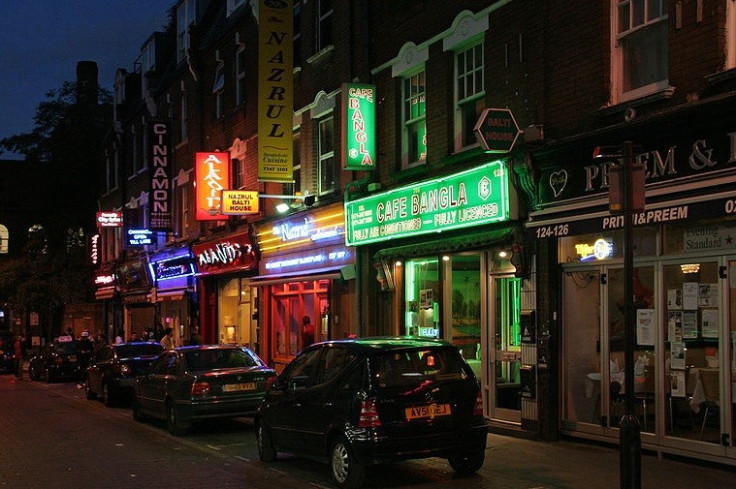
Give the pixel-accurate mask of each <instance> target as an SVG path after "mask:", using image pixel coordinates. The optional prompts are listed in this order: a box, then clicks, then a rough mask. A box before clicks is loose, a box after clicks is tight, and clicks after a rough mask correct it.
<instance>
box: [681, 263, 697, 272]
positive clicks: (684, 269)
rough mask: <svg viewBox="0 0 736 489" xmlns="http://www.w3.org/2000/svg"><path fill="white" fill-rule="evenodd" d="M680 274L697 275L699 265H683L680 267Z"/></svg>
mask: <svg viewBox="0 0 736 489" xmlns="http://www.w3.org/2000/svg"><path fill="white" fill-rule="evenodd" d="M680 270H682V273H698V272H699V271H700V263H683V264H682V265H680Z"/></svg>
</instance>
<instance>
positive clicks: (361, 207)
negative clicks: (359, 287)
mask: <svg viewBox="0 0 736 489" xmlns="http://www.w3.org/2000/svg"><path fill="white" fill-rule="evenodd" d="M508 219H509V195H508V178H507V175H506V168H505V166H504V164H503V163H502V162H501V161H494V162H491V163H487V164H485V165H482V166H479V167H477V168H473V169H470V170H466V171H463V172H460V173H455V174H453V175H448V176H446V177H442V178H438V179H435V180H427V181H424V182H419V183H415V184H412V185H408V186H406V187H401V188H397V189H394V190H390V191H388V192H383V193H380V194H377V195H372V196H370V197H365V198H362V199H357V200H353V201H350V202H346V203H345V222H346V226H347V230H346V233H345V242H346V244H347V245H348V246H356V245H363V244H367V243H374V242H377V241H385V240H389V239H393V238H404V237H409V236H415V235H421V234H427V233H439V232H443V231H449V230H453V229H461V228H465V227H471V226H478V225H481V224H488V223H493V222H500V221H506V220H508Z"/></svg>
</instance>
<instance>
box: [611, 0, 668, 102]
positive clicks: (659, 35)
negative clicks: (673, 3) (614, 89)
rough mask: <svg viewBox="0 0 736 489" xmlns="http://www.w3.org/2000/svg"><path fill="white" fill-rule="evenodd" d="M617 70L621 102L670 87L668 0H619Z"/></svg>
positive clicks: (617, 84)
mask: <svg viewBox="0 0 736 489" xmlns="http://www.w3.org/2000/svg"><path fill="white" fill-rule="evenodd" d="M615 1H616V6H617V8H616V17H617V18H616V19H615V20H616V21H615V22H614V23H613V25H614V26H616V45H615V49H614V54H615V56H614V60H615V66H614V70H613V72H614V74H615V76H616V79H617V82H618V83H616V84H615V85H614V86H618V87H619V88H618V93H617V94H615V95H618V99H617V101H618V102H622V101H626V100H630V99H633V98H637V97H642V96H645V95H649V94H651V93H653V92H656V91H658V90H662V89H664V88H666V87H667V85H668V83H669V80H668V61H667V56H668V37H669V36H668V28H669V24H668V22H667V21H668V18H669V17H668V10H667V8H668V7H667V0H615Z"/></svg>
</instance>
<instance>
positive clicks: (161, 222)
mask: <svg viewBox="0 0 736 489" xmlns="http://www.w3.org/2000/svg"><path fill="white" fill-rule="evenodd" d="M169 128H170V126H169V123H168V122H164V121H152V123H151V124H150V131H151V134H150V141H151V144H150V147H149V151H150V158H151V166H150V168H151V169H150V173H151V194H150V196H149V205H148V212H149V216H148V222H149V226H148V227H149V229H152V230H156V231H169V230H171V192H172V188H171V165H172V163H173V162H172V161H171V158H172V154H171V151H170V150H171V138H170V137H169Z"/></svg>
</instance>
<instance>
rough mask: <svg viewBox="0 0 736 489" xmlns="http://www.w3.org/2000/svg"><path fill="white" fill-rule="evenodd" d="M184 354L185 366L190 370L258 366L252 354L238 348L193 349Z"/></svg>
mask: <svg viewBox="0 0 736 489" xmlns="http://www.w3.org/2000/svg"><path fill="white" fill-rule="evenodd" d="M184 356H185V358H186V362H187V367H188V368H189V369H191V370H214V369H218V368H236V367H256V366H258V363H257V362H256V360H255V359H254V358H253V357H252V356H250V355H249V354H248V353H247V352H245V351H243V350H241V349H239V348H223V349H208V350H193V351H188V352H187V353H186V354H185V355H184Z"/></svg>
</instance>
